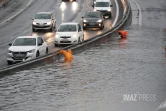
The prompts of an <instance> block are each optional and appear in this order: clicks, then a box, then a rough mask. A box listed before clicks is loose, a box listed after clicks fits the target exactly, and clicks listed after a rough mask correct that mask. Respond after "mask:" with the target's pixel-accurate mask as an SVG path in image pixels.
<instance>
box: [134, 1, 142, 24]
mask: <svg viewBox="0 0 166 111" xmlns="http://www.w3.org/2000/svg"><path fill="white" fill-rule="evenodd" d="M133 2H134V3H135V4H136V6H137V8H138V10H139V25H142V11H141V8H140V6H139V5H138V3H137V2H136V1H135V0H133Z"/></svg>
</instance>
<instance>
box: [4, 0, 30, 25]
mask: <svg viewBox="0 0 166 111" xmlns="http://www.w3.org/2000/svg"><path fill="white" fill-rule="evenodd" d="M31 3H32V0H30V1H29V3H28V4H27V7H28V6H29V5H30V4H31ZM27 7H26V8H27ZM26 8H25V9H26ZM25 9H21V10H20V11H19V12H17V13H16V14H15V15H13V16H12V17H10V18H9V19H7V20H5V21H3V22H2V23H1V24H4V23H6V22H8V21H10V20H11V19H13V18H14V17H16V16H17V15H18V14H20V13H21V12H23V11H24V10H25Z"/></svg>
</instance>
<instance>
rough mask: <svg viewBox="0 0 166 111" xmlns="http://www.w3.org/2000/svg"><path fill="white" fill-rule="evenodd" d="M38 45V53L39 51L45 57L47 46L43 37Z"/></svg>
mask: <svg viewBox="0 0 166 111" xmlns="http://www.w3.org/2000/svg"><path fill="white" fill-rule="evenodd" d="M37 45H38V51H39V53H40V55H44V54H45V44H44V41H43V39H42V38H41V37H38V38H37Z"/></svg>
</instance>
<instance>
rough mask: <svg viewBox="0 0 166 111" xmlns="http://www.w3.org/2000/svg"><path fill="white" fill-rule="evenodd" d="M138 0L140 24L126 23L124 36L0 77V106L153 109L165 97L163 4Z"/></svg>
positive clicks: (28, 110)
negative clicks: (70, 56) (66, 59)
mask: <svg viewBox="0 0 166 111" xmlns="http://www.w3.org/2000/svg"><path fill="white" fill-rule="evenodd" d="M137 2H138V4H139V5H140V7H141V10H142V26H139V25H138V24H132V25H131V26H127V27H126V30H127V31H128V32H129V36H128V37H127V38H126V39H121V38H119V37H118V36H114V37H111V39H110V40H109V41H105V42H103V43H102V44H99V45H98V46H96V47H93V48H90V49H87V50H86V51H84V52H82V53H79V54H76V55H74V60H73V61H72V63H71V64H66V63H64V62H63V60H60V61H59V62H56V63H54V64H47V65H45V66H39V67H37V68H32V69H31V70H25V71H20V72H17V73H13V74H12V75H10V76H4V77H3V78H0V110H2V111H22V110H24V111H34V110H35V111H36V110H37V111H55V110H56V111H156V109H157V108H158V107H159V105H160V104H161V103H162V102H163V101H165V100H166V95H165V94H166V30H165V28H166V23H165V22H164V21H165V20H166V16H165V15H166V11H165V7H166V2H165V1H164V0H158V1H156V0H146V1H144V0H137ZM149 7H150V8H149ZM156 9H158V10H156ZM133 13H134V10H133ZM156 17H158V18H156ZM133 19H134V18H133ZM135 19H137V18H135ZM126 94H127V95H132V96H133V98H132V99H130V100H127V99H126V98H125V95H126Z"/></svg>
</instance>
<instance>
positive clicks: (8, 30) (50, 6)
mask: <svg viewBox="0 0 166 111" xmlns="http://www.w3.org/2000/svg"><path fill="white" fill-rule="evenodd" d="M29 1H30V0H26V1H25V0H14V1H11V2H9V4H8V5H7V7H6V8H1V9H0V44H1V45H0V50H1V51H0V56H1V58H0V68H3V67H6V66H7V62H6V53H7V51H8V47H9V46H8V44H9V43H11V42H13V40H14V39H15V38H16V37H18V36H25V35H27V36H30V35H32V36H42V37H43V39H44V40H45V41H46V42H47V44H48V46H49V52H50V53H51V52H53V51H56V50H58V49H60V48H63V47H64V46H61V47H55V46H54V36H55V34H56V31H54V32H47V31H43V30H41V31H39V32H35V33H33V32H32V27H31V24H32V20H31V18H34V16H35V14H36V13H37V12H42V11H49V12H52V13H53V14H54V16H55V18H56V27H57V28H58V26H59V25H60V24H61V23H63V22H79V23H80V24H82V22H81V21H82V18H81V17H82V16H83V15H84V14H85V13H86V12H87V11H92V10H93V8H92V6H91V5H92V1H90V0H79V1H77V2H62V1H61V0H49V2H48V1H47V0H32V2H31V4H30V5H29V6H28V7H27V4H28V3H29ZM120 3H121V2H119V4H120ZM112 4H113V8H112V10H113V13H112V18H111V19H106V20H105V23H104V24H105V28H104V29H103V30H98V29H88V30H85V31H84V37H85V40H87V39H89V38H91V37H94V36H95V35H99V34H101V33H103V32H106V31H108V30H109V29H110V27H111V24H112V23H113V22H114V20H115V16H116V5H115V1H114V0H112ZM120 5H121V4H120ZM22 9H24V11H23V12H22V13H20V14H18V16H16V17H15V18H13V19H11V20H9V21H7V22H5V21H6V20H8V19H9V18H11V17H12V16H13V15H15V14H16V13H18V12H19V11H20V10H22ZM120 9H121V10H123V9H122V8H120ZM122 16H123V13H122V12H120V14H119V19H120V18H122Z"/></svg>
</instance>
